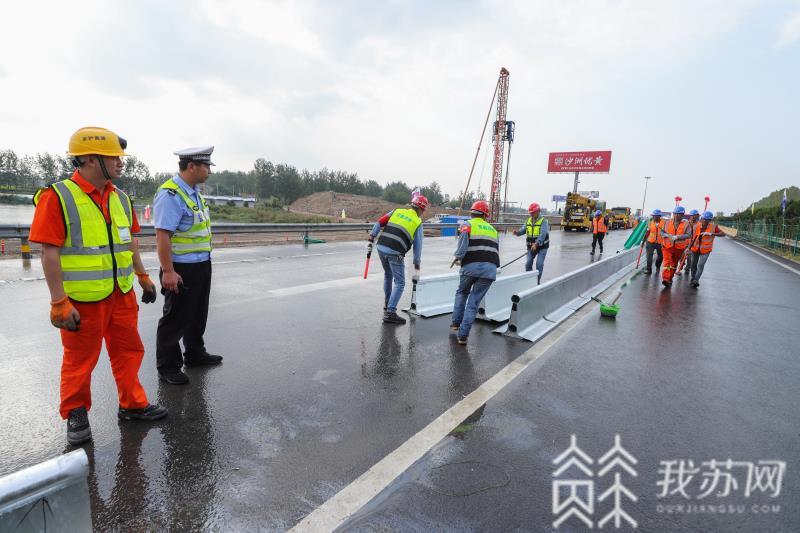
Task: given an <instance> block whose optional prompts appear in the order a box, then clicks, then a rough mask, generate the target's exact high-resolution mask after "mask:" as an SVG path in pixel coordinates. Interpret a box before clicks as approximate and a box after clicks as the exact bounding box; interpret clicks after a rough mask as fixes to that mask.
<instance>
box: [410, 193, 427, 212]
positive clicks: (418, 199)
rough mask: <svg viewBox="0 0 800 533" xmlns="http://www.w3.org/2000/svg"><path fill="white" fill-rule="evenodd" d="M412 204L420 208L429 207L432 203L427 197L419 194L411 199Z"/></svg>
mask: <svg viewBox="0 0 800 533" xmlns="http://www.w3.org/2000/svg"><path fill="white" fill-rule="evenodd" d="M411 205H415V206H417V207H419V208H420V209H428V206H429V205H431V203H430V202H429V201H428V199H427V198H425V197H424V196H422V195H421V194H418V195H417V196H415V197H414V198H412V199H411Z"/></svg>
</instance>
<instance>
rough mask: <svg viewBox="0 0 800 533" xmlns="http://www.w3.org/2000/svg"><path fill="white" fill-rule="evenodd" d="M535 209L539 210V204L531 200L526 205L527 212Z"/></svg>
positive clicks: (532, 211)
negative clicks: (530, 202)
mask: <svg viewBox="0 0 800 533" xmlns="http://www.w3.org/2000/svg"><path fill="white" fill-rule="evenodd" d="M536 211H540V208H539V204H537V203H536V202H533V203H532V204H531V205H529V206H528V213H535V212H536Z"/></svg>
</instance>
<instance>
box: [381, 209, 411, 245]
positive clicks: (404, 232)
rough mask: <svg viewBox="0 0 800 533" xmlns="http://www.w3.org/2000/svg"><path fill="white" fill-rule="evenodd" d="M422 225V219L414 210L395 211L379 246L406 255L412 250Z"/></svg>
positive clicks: (383, 232) (384, 229) (382, 234)
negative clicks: (415, 237) (415, 236)
mask: <svg viewBox="0 0 800 533" xmlns="http://www.w3.org/2000/svg"><path fill="white" fill-rule="evenodd" d="M421 224H422V219H421V218H419V215H417V212H416V211H414V210H413V209H395V210H394V212H393V213H392V216H391V217H389V222H387V223H386V226H385V227H384V228H383V231H382V232H381V236H380V238H379V239H378V244H381V245H383V246H388V247H389V248H391V249H392V250H395V251H397V252H400V253H401V254H405V253H406V252H408V251H409V250H410V249H411V244H412V243H413V242H414V235H415V234H416V233H417V229H418V228H419V227H420V225H421Z"/></svg>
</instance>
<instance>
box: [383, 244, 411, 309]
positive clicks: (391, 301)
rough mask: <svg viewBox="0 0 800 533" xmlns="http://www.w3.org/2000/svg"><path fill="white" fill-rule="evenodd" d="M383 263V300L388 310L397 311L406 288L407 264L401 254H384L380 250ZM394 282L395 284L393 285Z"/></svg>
mask: <svg viewBox="0 0 800 533" xmlns="http://www.w3.org/2000/svg"><path fill="white" fill-rule="evenodd" d="M378 257H380V258H381V264H382V265H383V302H384V303H385V304H386V310H387V311H390V312H393V313H396V312H397V304H398V303H399V302H400V297H401V296H403V289H405V288H406V265H405V262H404V261H403V256H401V255H400V254H382V253H381V252H378ZM392 282H394V286H392Z"/></svg>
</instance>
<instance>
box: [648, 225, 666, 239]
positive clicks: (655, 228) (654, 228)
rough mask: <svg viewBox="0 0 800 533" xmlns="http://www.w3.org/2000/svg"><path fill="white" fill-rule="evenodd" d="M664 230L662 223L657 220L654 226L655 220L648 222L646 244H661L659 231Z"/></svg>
mask: <svg viewBox="0 0 800 533" xmlns="http://www.w3.org/2000/svg"><path fill="white" fill-rule="evenodd" d="M663 228H664V221H663V220H659V221H658V224H656V221H655V220H651V221H650V227H648V228H647V231H648V232H649V233H648V235H647V242H651V243H658V244H661V230H662V229H663Z"/></svg>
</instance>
